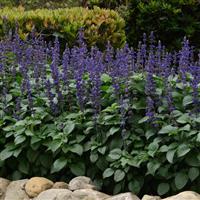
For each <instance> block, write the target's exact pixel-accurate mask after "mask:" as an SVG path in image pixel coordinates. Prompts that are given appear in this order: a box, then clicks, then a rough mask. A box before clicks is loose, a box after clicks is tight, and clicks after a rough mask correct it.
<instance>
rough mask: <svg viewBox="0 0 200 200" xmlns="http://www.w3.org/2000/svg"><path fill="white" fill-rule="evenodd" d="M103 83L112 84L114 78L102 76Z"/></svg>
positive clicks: (106, 75)
mask: <svg viewBox="0 0 200 200" xmlns="http://www.w3.org/2000/svg"><path fill="white" fill-rule="evenodd" d="M101 81H102V82H104V83H110V82H111V81H112V78H111V77H110V76H109V75H108V74H102V75H101Z"/></svg>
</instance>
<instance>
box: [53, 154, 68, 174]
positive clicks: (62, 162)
mask: <svg viewBox="0 0 200 200" xmlns="http://www.w3.org/2000/svg"><path fill="white" fill-rule="evenodd" d="M66 164H67V159H66V158H65V157H60V158H58V159H57V160H55V162H54V163H53V166H52V168H51V173H55V172H59V171H60V170H61V169H63V168H64V167H65V166H66Z"/></svg>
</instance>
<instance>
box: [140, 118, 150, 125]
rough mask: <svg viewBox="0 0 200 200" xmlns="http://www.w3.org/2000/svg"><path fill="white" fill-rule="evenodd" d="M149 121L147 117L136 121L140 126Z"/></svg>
mask: <svg viewBox="0 0 200 200" xmlns="http://www.w3.org/2000/svg"><path fill="white" fill-rule="evenodd" d="M148 120H149V117H148V116H145V117H143V118H142V119H140V120H139V121H138V124H142V123H144V122H147V121H148Z"/></svg>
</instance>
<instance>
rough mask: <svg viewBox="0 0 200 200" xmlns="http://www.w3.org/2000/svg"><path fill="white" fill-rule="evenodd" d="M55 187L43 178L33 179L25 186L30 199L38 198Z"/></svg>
mask: <svg viewBox="0 0 200 200" xmlns="http://www.w3.org/2000/svg"><path fill="white" fill-rule="evenodd" d="M52 187H53V182H52V181H50V180H49V179H47V178H43V177H33V178H31V179H29V180H28V181H27V183H26V185H25V191H26V193H27V194H28V196H29V197H36V196H38V195H39V194H40V193H41V192H43V191H45V190H48V189H50V188H52Z"/></svg>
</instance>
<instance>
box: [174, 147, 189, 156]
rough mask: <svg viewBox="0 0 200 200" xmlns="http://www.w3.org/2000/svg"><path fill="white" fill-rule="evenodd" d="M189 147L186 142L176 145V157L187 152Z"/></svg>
mask: <svg viewBox="0 0 200 200" xmlns="http://www.w3.org/2000/svg"><path fill="white" fill-rule="evenodd" d="M190 150H191V149H190V147H189V146H188V145H186V144H181V145H180V146H178V149H177V156H178V157H182V156H184V155H186V154H187V153H188V152H190Z"/></svg>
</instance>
